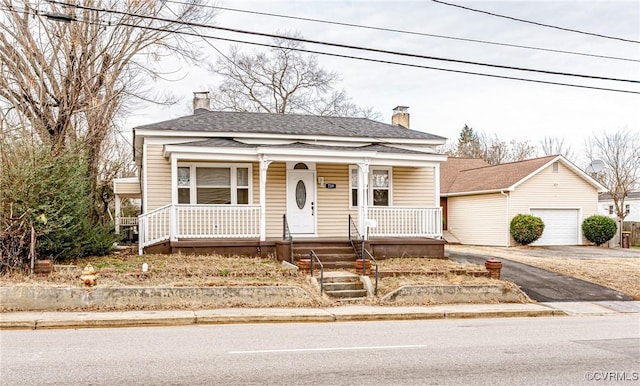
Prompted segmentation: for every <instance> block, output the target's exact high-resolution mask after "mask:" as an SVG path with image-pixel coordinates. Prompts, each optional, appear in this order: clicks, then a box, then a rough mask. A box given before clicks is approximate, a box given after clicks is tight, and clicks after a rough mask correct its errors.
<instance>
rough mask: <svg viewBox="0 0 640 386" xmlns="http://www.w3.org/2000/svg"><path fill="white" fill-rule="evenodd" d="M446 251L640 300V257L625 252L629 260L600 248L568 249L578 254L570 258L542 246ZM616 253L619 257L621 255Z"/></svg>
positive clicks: (451, 249)
mask: <svg viewBox="0 0 640 386" xmlns="http://www.w3.org/2000/svg"><path fill="white" fill-rule="evenodd" d="M446 248H447V250H450V251H455V252H457V253H469V254H482V255H486V256H494V257H499V258H500V257H501V258H505V259H509V260H513V261H516V262H519V263H524V264H528V265H531V266H534V267H537V268H542V269H546V270H548V271H551V272H556V273H559V274H562V275H566V276H571V277H575V278H578V279H582V280H585V281H588V282H591V283H595V284H599V285H602V286H605V287H609V288H612V289H614V290H617V291H620V292H623V293H625V294H627V295H629V296H632V297H633V298H634V299H636V300H640V254H638V256H637V257H636V256H633V255H632V254H629V252H628V251H624V253H623V255H624V256H629V257H608V256H607V250H606V249H603V248H598V247H580V248H576V249H571V248H569V249H567V251H569V253H575V252H571V251H578V252H579V254H577V255H575V257H569V256H567V254H568V252H563V251H562V249H557V250H556V249H553V248H551V249H545V248H539V247H538V248H536V247H511V248H497V247H479V246H465V245H448V246H447V247H446ZM614 253H615V252H613V253H612V254H614ZM615 254H616V255H620V252H619V251H618V253H615ZM563 255H564V256H563ZM585 256H588V257H585Z"/></svg>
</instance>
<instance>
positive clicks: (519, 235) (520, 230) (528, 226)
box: [509, 214, 544, 245]
mask: <svg viewBox="0 0 640 386" xmlns="http://www.w3.org/2000/svg"><path fill="white" fill-rule="evenodd" d="M509 230H510V231H511V237H513V239H514V240H515V241H517V242H518V243H519V244H522V245H528V244H531V243H532V242H534V241H536V240H538V239H539V238H540V236H542V232H543V231H544V222H542V219H541V218H540V217H536V216H532V215H530V214H519V215H516V216H515V217H514V218H513V219H511V225H510V226H509Z"/></svg>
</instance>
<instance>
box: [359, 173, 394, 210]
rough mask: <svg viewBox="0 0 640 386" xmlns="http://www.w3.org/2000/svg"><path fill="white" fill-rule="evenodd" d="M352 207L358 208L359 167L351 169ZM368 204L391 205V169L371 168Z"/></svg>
mask: <svg viewBox="0 0 640 386" xmlns="http://www.w3.org/2000/svg"><path fill="white" fill-rule="evenodd" d="M349 181H350V193H351V197H350V199H351V206H352V207H355V206H358V167H357V166H352V167H350V168H349ZM367 193H368V196H367V197H368V198H369V200H368V202H369V205H373V206H389V205H390V203H391V168H371V169H370V173H369V192H367Z"/></svg>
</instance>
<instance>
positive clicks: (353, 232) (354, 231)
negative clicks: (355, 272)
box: [349, 215, 380, 295]
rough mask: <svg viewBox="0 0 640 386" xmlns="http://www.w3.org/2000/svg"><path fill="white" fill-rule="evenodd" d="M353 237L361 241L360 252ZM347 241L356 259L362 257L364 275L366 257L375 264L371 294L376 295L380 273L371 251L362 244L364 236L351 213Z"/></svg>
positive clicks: (364, 272) (363, 272) (363, 273)
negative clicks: (374, 276)
mask: <svg viewBox="0 0 640 386" xmlns="http://www.w3.org/2000/svg"><path fill="white" fill-rule="evenodd" d="M354 238H356V239H357V240H358V241H359V242H360V243H361V249H360V250H361V252H359V251H358V248H357V247H356V245H355V243H354V241H353V240H354ZM349 242H350V243H351V247H352V248H353V252H354V253H355V254H356V258H357V259H362V275H363V276H364V275H365V274H366V272H367V258H368V259H369V260H371V262H372V263H373V265H375V267H376V285H375V287H374V289H373V294H374V295H378V281H379V277H380V273H379V269H378V261H377V260H376V259H375V258H374V257H373V255H372V254H371V252H369V251H368V250H367V248H365V245H364V238H363V237H362V236H361V235H360V232H359V231H358V227H357V226H356V224H355V222H354V221H353V217H351V215H349Z"/></svg>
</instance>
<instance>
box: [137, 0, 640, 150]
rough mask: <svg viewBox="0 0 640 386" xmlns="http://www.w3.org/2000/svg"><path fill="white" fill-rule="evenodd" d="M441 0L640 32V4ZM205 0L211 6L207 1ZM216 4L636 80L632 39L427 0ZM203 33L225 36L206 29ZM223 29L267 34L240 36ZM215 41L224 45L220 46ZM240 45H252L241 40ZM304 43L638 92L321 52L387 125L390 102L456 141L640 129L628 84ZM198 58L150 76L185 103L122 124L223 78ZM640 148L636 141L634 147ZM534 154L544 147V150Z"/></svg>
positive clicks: (223, 17)
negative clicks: (468, 131) (167, 76)
mask: <svg viewBox="0 0 640 386" xmlns="http://www.w3.org/2000/svg"><path fill="white" fill-rule="evenodd" d="M447 2H451V3H455V4H459V5H463V6H467V7H470V8H476V9H480V10H484V11H488V12H493V13H497V14H502V15H508V16H512V17H515V18H521V19H526V20H531V21H536V22H539V23H544V24H549V25H554V26H560V27H564V28H568V29H575V30H580V31H585V32H591V33H595V34H602V35H608V36H614V37H620V38H625V39H630V40H636V41H637V40H640V1H639V0H635V1H571V0H566V1H535V2H529V1H464V2H463V1H455V2H454V1H453V0H450V1H449V0H447ZM212 4H214V3H213V2H212ZM215 5H218V6H222V7H228V8H236V9H243V10H250V11H257V12H267V13H273V14H282V15H289V16H297V17H306V18H314V19H323V20H330V21H335V22H342V23H352V24H358V25H366V26H375V27H381V28H389V29H397V30H403V31H411V32H419V33H426V34H437V35H445V36H451V37H457V38H464V39H475V40H486V41H493V42H500V43H507V44H512V45H522V46H533V47H541V48H546V49H553V50H563V51H572V52H580V53H588V54H591V55H601V56H613V57H619V58H627V59H633V60H635V61H623V60H613V59H604V58H595V57H590V56H583V55H573V54H563V53H557V52H547V51H541V50H531V49H521V48H512V47H503V46H496V45H488V44H479V43H472V42H465V41H458V40H451V39H441V38H434V37H427V36H418V35H410V34H402V33H395V32H388V31H376V30H371V29H363V28H354V27H347V26H337V25H330V24H322V23H314V22H308V21H300V20H289V19H283V18H276V17H270V16H260V15H251V14H246V13H240V12H232V11H220V13H219V14H218V15H217V16H216V17H215V20H214V22H215V24H216V25H217V26H221V27H230V28H238V29H244V30H250V31H257V32H265V33H277V32H283V31H298V32H299V33H301V34H302V35H303V36H304V38H306V39H310V40H319V41H326V42H332V43H339V44H349V45H355V46H362V47H369V48H376V49H383V50H392V51H401V52H406V53H412V54H419V55H427V56H437V57H443V58H451V59H457V60H466V61H475V62H484V63H491V64H499V65H506V66H517V67H526V68H532V69H538V70H546V71H556V72H565V73H574V74H585V75H590V76H602V77H610V78H619V79H629V80H635V81H640V44H638V43H631V42H624V41H620V40H614V39H606V38H602V37H596V36H591V35H586V34H580V33H575V32H568V31H562V30H558V29H553V28H548V27H542V26H538V25H532V24H527V23H522V22H517V21H513V20H508V19H504V18H498V17H495V16H490V15H486V14H481V13H477V12H471V11H468V10H464V9H460V8H456V7H451V6H446V5H443V4H438V3H435V2H432V1H427V0H423V1H394V2H385V1H371V0H369V1H267V0H264V1H231V0H227V1H219V2H216V3H215ZM211 34H218V35H219V36H223V34H221V33H219V32H215V31H211ZM224 36H227V37H232V38H239V39H245V40H247V39H249V40H253V41H260V42H268V39H266V38H263V39H260V38H251V37H247V36H244V35H233V34H226V35H224ZM195 43H196V44H197V45H198V46H199V47H200V49H201V52H202V54H203V55H204V56H205V57H206V58H207V59H206V60H209V61H210V62H212V63H215V60H216V58H217V55H218V54H217V52H216V51H215V50H214V49H213V48H212V47H211V46H210V45H208V44H206V43H205V42H203V41H202V40H195ZM211 44H213V46H215V47H216V48H217V49H219V50H220V51H222V52H228V48H229V46H228V44H227V43H224V42H220V41H215V40H212V41H211ZM240 48H241V49H243V50H255V49H257V48H255V47H250V46H241V47H240ZM307 48H309V49H314V50H319V51H328V52H337V53H341V54H348V55H358V56H367V57H371V58H379V59H384V60H391V61H398V62H405V63H414V64H419V65H424V66H432V67H441V68H448V69H456V70H463V71H472V72H482V73H487V74H499V75H505V76H512V77H521V78H531V79H539V80H546V81H552V82H562V83H572V84H581V85H589V86H595V87H603V88H613V89H621V90H630V91H635V92H637V94H629V93H621V92H612V91H601V90H592V89H583V88H574V87H565V86H557V85H549V84H538V83H530V82H522V81H515V80H506V79H497V78H490V77H484V76H476V75H466V74H460V73H451V72H443V71H436V70H428V69H421V68H411V67H406V66H397V65H391V64H381V63H372V62H364V61H357V60H350V59H344V58H335V57H329V56H320V57H319V62H320V64H321V66H323V67H324V68H325V69H327V70H331V71H336V72H338V73H339V74H341V78H342V80H341V82H340V83H339V84H337V85H336V86H337V88H340V89H344V90H345V91H346V92H347V94H348V95H349V96H350V97H351V98H352V101H353V102H354V103H356V104H358V105H361V106H371V107H373V108H374V109H375V110H377V111H378V112H380V113H381V114H382V115H381V118H380V120H381V121H383V122H388V123H390V122H391V114H392V109H393V108H394V107H395V106H398V105H403V106H409V113H410V117H411V118H410V119H411V128H412V129H414V130H419V131H424V132H428V133H432V134H437V135H440V136H443V137H447V138H450V139H454V140H455V139H456V138H457V137H458V135H459V133H460V130H461V129H462V127H463V126H464V125H465V124H467V125H469V126H470V127H472V128H473V129H474V130H475V131H477V132H481V133H485V134H487V135H493V134H495V135H497V136H498V138H500V139H501V140H504V141H510V140H517V141H527V140H528V141H530V142H531V143H532V144H534V145H538V144H539V141H540V140H542V139H543V138H544V137H557V138H561V139H564V141H565V143H567V144H569V145H571V148H572V150H573V151H574V152H575V153H578V156H580V154H581V152H582V150H583V147H584V144H585V141H587V140H588V138H589V137H591V136H593V135H594V134H601V133H603V132H614V131H617V130H621V129H627V130H629V131H634V132H639V131H640V85H639V84H637V83H636V84H634V83H628V82H614V81H604V80H593V79H582V78H576V77H567V76H557V75H547V74H537V73H526V72H522V71H515V70H504V69H495V68H487V67H480V66H473V65H467V64H456V63H449V62H440V61H433V60H425V59H411V58H403V57H398V56H390V55H382V54H375V53H362V52H354V51H348V50H344V49H338V48H332V47H321V46H312V45H307ZM205 67H206V66H204V65H203V66H193V65H188V64H185V63H176V62H175V61H171V60H169V59H167V63H166V68H167V69H168V70H172V71H176V72H175V73H174V74H173V75H172V77H173V78H174V79H179V80H178V81H172V82H165V81H158V82H157V83H156V84H155V85H154V88H155V89H156V91H158V92H164V91H167V90H170V91H171V92H172V93H173V94H174V95H176V96H178V97H181V98H182V101H181V102H180V103H178V104H177V105H174V106H172V107H169V108H161V107H158V106H151V105H148V106H146V107H144V106H141V107H142V108H141V109H139V110H137V111H136V113H135V114H133V115H131V116H130V117H129V118H128V120H127V126H128V127H129V128H131V127H135V126H138V125H142V124H147V123H152V122H157V121H160V120H165V119H171V118H175V117H178V116H183V115H186V114H189V113H190V111H189V109H190V108H189V106H190V104H191V98H192V96H193V94H192V92H193V91H201V90H206V89H210V90H214V89H215V87H216V82H218V81H219V80H218V79H216V78H214V77H213V76H212V75H211V74H209V73H208V72H207V71H206V69H205ZM639 146H640V144H639ZM540 155H542V154H540Z"/></svg>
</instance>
